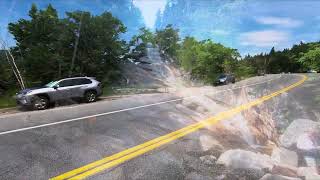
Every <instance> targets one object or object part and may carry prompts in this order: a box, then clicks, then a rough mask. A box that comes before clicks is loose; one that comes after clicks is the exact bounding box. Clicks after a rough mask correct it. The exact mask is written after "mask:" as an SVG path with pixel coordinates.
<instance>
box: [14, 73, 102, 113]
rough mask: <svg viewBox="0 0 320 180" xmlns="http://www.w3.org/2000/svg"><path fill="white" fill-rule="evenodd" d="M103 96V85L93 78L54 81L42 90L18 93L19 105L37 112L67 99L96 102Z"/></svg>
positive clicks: (27, 90)
mask: <svg viewBox="0 0 320 180" xmlns="http://www.w3.org/2000/svg"><path fill="white" fill-rule="evenodd" d="M101 94H102V88H101V83H100V82H99V81H97V80H95V79H94V78H91V77H74V78H67V79H61V80H58V81H53V82H50V83H48V84H46V85H45V86H44V87H40V88H30V89H24V90H22V91H20V92H19V93H17V96H16V100H17V104H18V105H22V106H27V107H32V108H33V109H36V110H41V109H46V108H48V107H49V105H50V104H52V103H55V102H57V101H59V100H65V99H80V98H81V99H83V100H84V101H85V102H88V103H90V102H94V101H96V100H97V98H98V97H99V96H100V95H101Z"/></svg>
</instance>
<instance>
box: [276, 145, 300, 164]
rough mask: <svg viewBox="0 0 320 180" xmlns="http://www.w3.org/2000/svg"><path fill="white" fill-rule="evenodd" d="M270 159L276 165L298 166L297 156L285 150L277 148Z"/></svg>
mask: <svg viewBox="0 0 320 180" xmlns="http://www.w3.org/2000/svg"><path fill="white" fill-rule="evenodd" d="M271 159H272V160H273V161H274V162H275V163H277V164H283V165H288V166H294V167H297V166H298V155H297V153H296V152H294V151H290V150H288V149H286V148H282V147H277V148H274V149H273V151H272V155H271Z"/></svg>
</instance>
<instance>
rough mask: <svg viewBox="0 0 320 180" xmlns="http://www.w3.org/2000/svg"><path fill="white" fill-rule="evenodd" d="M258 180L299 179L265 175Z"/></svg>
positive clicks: (296, 179) (297, 179)
mask: <svg viewBox="0 0 320 180" xmlns="http://www.w3.org/2000/svg"><path fill="white" fill-rule="evenodd" d="M260 180H301V179H300V178H292V177H287V176H280V175H273V174H266V175H264V176H263V177H262V178H261V179H260Z"/></svg>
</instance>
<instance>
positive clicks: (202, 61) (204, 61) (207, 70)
mask: <svg viewBox="0 0 320 180" xmlns="http://www.w3.org/2000/svg"><path fill="white" fill-rule="evenodd" d="M239 56H240V55H239V53H238V52H237V50H235V49H231V48H227V47H224V46H223V45H222V44H219V43H214V42H212V41H211V40H205V41H197V40H195V39H194V38H192V37H186V38H185V39H184V40H183V42H182V44H181V49H180V50H179V51H178V59H179V61H180V64H181V66H182V68H183V69H184V70H186V71H189V72H191V74H192V76H193V77H195V78H200V79H203V80H204V81H206V82H209V83H212V82H214V80H215V79H216V77H217V76H218V75H219V74H220V73H224V72H226V73H233V72H234V71H235V69H236V64H237V58H238V57H239Z"/></svg>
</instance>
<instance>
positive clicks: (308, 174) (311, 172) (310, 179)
mask: <svg viewBox="0 0 320 180" xmlns="http://www.w3.org/2000/svg"><path fill="white" fill-rule="evenodd" d="M297 173H298V176H301V177H305V179H306V180H315V179H320V175H318V173H317V170H316V169H315V168H313V167H299V168H298V171H297Z"/></svg>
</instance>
